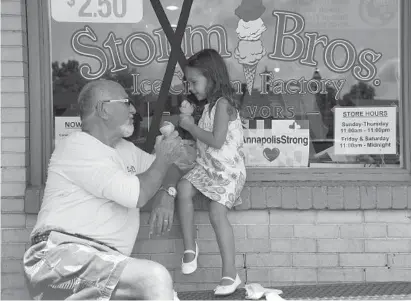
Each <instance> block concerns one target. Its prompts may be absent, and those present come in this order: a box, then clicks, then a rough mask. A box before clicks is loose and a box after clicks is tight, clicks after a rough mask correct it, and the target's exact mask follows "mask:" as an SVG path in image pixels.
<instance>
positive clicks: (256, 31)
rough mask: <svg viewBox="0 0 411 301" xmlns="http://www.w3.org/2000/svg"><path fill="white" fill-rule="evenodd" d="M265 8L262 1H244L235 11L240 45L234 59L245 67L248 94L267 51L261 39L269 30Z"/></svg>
mask: <svg viewBox="0 0 411 301" xmlns="http://www.w3.org/2000/svg"><path fill="white" fill-rule="evenodd" d="M264 11H265V7H264V5H263V4H262V0H242V2H241V5H240V6H239V7H237V9H236V10H235V14H236V15H237V16H238V17H239V18H240V20H239V21H238V26H237V29H236V32H237V36H238V39H239V41H238V45H237V48H236V49H235V51H234V57H235V58H236V59H237V60H238V62H239V63H240V64H241V65H243V71H244V76H245V80H246V84H247V90H248V93H249V94H250V95H251V92H252V90H253V87H254V79H255V74H256V71H257V65H258V62H259V61H260V60H261V59H262V58H263V56H265V54H266V51H265V48H264V47H263V43H262V42H261V40H260V38H261V35H262V33H263V32H264V31H266V30H267V28H266V27H265V25H264V22H263V20H262V19H261V16H262V14H263V13H264Z"/></svg>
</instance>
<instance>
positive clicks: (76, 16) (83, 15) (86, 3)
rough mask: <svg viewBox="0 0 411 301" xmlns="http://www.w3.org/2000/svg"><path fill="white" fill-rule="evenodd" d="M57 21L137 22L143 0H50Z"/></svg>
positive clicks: (139, 18)
mask: <svg viewBox="0 0 411 301" xmlns="http://www.w3.org/2000/svg"><path fill="white" fill-rule="evenodd" d="M50 4H51V16H52V17H53V19H54V20H55V21H57V22H84V23H138V22H140V21H141V19H142V18H143V0H50Z"/></svg>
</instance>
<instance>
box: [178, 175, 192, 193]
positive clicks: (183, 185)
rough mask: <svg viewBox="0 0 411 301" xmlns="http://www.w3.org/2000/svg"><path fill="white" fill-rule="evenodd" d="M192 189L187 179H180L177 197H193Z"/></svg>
mask: <svg viewBox="0 0 411 301" xmlns="http://www.w3.org/2000/svg"><path fill="white" fill-rule="evenodd" d="M193 190H194V187H193V185H192V184H191V183H190V181H188V180H187V179H181V180H180V181H179V182H178V184H177V196H178V197H179V198H191V197H193V195H194V193H193Z"/></svg>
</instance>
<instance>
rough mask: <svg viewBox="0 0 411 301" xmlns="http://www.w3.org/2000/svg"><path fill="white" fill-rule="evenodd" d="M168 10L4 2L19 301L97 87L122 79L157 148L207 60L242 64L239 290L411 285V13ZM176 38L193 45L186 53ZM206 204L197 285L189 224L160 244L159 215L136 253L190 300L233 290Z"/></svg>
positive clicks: (11, 225)
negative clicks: (190, 73) (53, 179)
mask: <svg viewBox="0 0 411 301" xmlns="http://www.w3.org/2000/svg"><path fill="white" fill-rule="evenodd" d="M60 2H61V3H63V4H61V3H60ZM161 2H162V5H163V7H162V6H161V4H159V1H154V0H153V1H148V0H144V1H141V2H140V1H137V0H132V1H130V0H128V1H126V0H124V1H115V0H111V1H100V2H98V3H100V4H97V1H88V0H81V1H59V3H60V4H56V5H57V6H53V5H54V4H53V3H54V2H52V4H51V5H49V1H27V0H21V1H20V0H3V1H2V3H1V21H2V28H1V33H2V49H1V50H2V90H1V99H2V105H1V107H2V109H1V112H2V115H1V117H2V119H1V123H2V299H26V298H27V295H26V294H27V292H26V291H25V289H24V288H25V283H24V278H23V272H22V267H21V258H22V256H23V253H24V251H25V249H26V248H27V246H28V245H29V242H28V241H29V234H30V231H31V229H32V227H33V225H34V223H35V220H36V216H37V215H36V214H37V212H38V209H39V206H40V203H41V196H42V190H43V188H44V183H45V179H46V168H47V162H48V159H49V158H50V154H51V152H52V150H53V147H54V145H55V144H56V143H58V140H59V139H61V138H63V137H64V136H65V135H67V134H68V133H70V132H72V131H76V130H78V129H79V119H78V117H77V107H76V98H77V95H78V93H79V91H80V89H81V87H82V86H83V85H84V84H85V83H86V82H87V81H88V80H92V79H98V78H110V79H113V80H116V81H118V82H120V83H121V84H122V85H123V86H124V87H125V88H126V89H127V92H128V93H129V97H130V98H131V99H132V100H133V101H134V103H135V106H136V109H137V112H138V114H139V117H141V118H136V121H137V122H139V124H138V127H137V128H138V129H139V130H138V132H139V133H136V134H135V135H133V137H132V141H133V142H134V143H136V144H137V145H139V146H141V147H142V148H144V149H146V150H148V151H150V150H151V148H152V143H153V138H154V137H155V135H156V133H157V129H158V126H159V124H160V122H161V120H170V121H172V122H175V120H176V116H177V115H178V106H179V104H180V103H181V101H182V100H183V99H185V98H186V97H189V96H187V93H185V92H186V88H187V86H186V84H185V82H184V78H183V76H184V74H183V71H182V70H181V68H180V66H179V63H182V64H183V63H184V60H185V58H187V57H189V56H190V55H192V54H193V53H194V52H196V51H198V50H200V49H202V48H207V47H212V48H215V49H218V51H219V53H220V54H221V55H222V56H223V57H224V59H225V60H226V63H227V66H228V68H229V72H230V76H231V77H232V78H231V80H232V83H233V88H234V89H235V90H236V96H237V97H239V98H241V99H242V101H243V107H244V110H243V112H242V113H243V116H244V133H245V140H244V146H245V152H246V157H247V162H246V163H247V167H248V169H247V184H246V187H245V188H244V190H243V192H242V196H243V204H242V205H241V206H239V207H237V208H236V209H235V210H233V211H232V212H230V220H231V222H232V224H233V226H234V232H235V236H236V248H237V257H236V262H237V267H238V270H239V273H240V277H241V278H242V279H244V280H246V281H247V282H248V283H250V282H259V283H261V284H262V285H267V286H276V285H292V284H303V283H304V284H305V283H310V284H313V283H326V282H373V281H409V280H410V279H411V255H410V254H411V243H410V238H411V212H410V209H411V185H410V183H411V182H410V180H411V174H410V171H411V157H410V141H411V135H410V128H411V127H410V122H409V119H410V118H409V116H411V104H410V102H409V95H410V88H409V86H410V83H411V80H410V70H411V60H410V56H411V34H410V32H409V30H406V29H407V28H410V27H411V21H410V19H411V18H410V17H411V4H410V3H409V2H408V1H405V0H404V1H400V0H398V1H393V0H392V1H391V0H383V1H379V0H374V1H372V0H345V1H337V0H313V1H306V0H304V1H303V0H288V1H286V0H284V1H275V2H273V1H271V0H270V1H269V0H265V1H256V0H252V1H245V0H243V1H242V0H231V1H226V2H225V3H226V4H224V5H223V4H218V5H217V1H206V2H203V1H197V0H195V1H193V3H192V5H190V3H189V1H183V0H173V1H161ZM169 2H170V3H169ZM56 3H57V2H56ZM153 7H156V9H153ZM134 12H137V13H134ZM162 12H163V14H164V15H165V16H166V17H167V19H168V20H169V23H170V24H171V26H169V24H167V23H168V22H166V21H165V19H164V18H163V17H162ZM180 14H181V16H180ZM187 16H189V17H188V20H187ZM184 17H185V19H186V20H185V22H186V24H184V23H185V22H184ZM179 20H180V22H179ZM177 24H180V26H181V28H179V26H178V25H177ZM173 25H175V26H173ZM173 27H176V28H174V29H175V32H174V30H173ZM174 33H175V38H177V39H178V37H180V38H181V41H182V42H181V43H179V41H180V40H178V42H176V43H173V45H174V44H175V45H177V44H178V45H179V44H181V48H178V47H177V48H174V47H169V44H168V41H169V40H170V38H172V37H173V34H174ZM304 33H305V35H304ZM282 37H283V39H282ZM171 48H172V50H171ZM173 63H174V64H173ZM169 65H170V66H169ZM174 65H176V67H175V69H174ZM360 82H361V83H360ZM321 91H323V93H321ZM325 92H327V93H325ZM199 107H200V108H201V104H199ZM200 112H201V111H200ZM205 202H206V200H203V199H201V198H199V199H197V200H196V207H197V212H196V218H195V223H196V228H197V239H198V241H199V246H200V249H201V251H202V254H201V256H200V257H199V265H200V268H199V270H198V271H197V272H196V273H195V274H193V275H190V276H184V275H182V274H181V272H180V270H179V266H180V262H181V255H182V252H183V246H182V241H181V234H180V231H179V225H178V221H176V225H175V226H174V227H173V229H172V231H171V232H170V233H169V234H168V235H167V236H164V237H156V238H151V239H149V238H148V225H147V222H148V217H149V208H145V210H144V213H143V214H142V225H141V228H140V232H139V237H138V241H137V243H136V245H135V249H134V251H133V256H136V257H137V256H138V257H140V258H147V259H151V260H155V261H158V262H160V263H162V264H164V265H165V266H166V267H167V268H169V270H170V272H171V273H172V275H173V278H174V280H175V283H176V288H177V290H194V289H209V288H214V286H215V285H216V283H218V282H219V280H220V277H221V275H220V268H219V267H220V265H221V260H220V256H219V253H218V247H217V243H216V241H215V237H214V234H213V230H212V227H211V225H210V222H209V219H208V212H207V211H206V203H205Z"/></svg>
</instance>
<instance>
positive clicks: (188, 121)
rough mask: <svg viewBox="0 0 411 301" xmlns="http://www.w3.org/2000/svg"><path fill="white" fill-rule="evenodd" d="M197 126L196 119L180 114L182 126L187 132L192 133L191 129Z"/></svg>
mask: <svg viewBox="0 0 411 301" xmlns="http://www.w3.org/2000/svg"><path fill="white" fill-rule="evenodd" d="M193 125H195V123H194V117H193V116H191V115H186V114H180V126H181V127H182V128H183V129H185V130H186V131H189V132H190V129H191V128H192V127H193Z"/></svg>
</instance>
